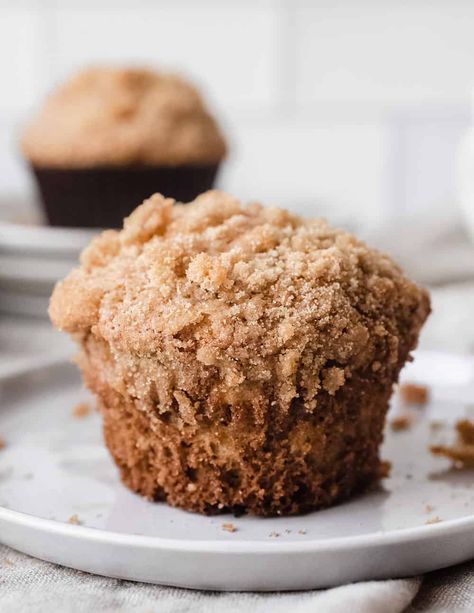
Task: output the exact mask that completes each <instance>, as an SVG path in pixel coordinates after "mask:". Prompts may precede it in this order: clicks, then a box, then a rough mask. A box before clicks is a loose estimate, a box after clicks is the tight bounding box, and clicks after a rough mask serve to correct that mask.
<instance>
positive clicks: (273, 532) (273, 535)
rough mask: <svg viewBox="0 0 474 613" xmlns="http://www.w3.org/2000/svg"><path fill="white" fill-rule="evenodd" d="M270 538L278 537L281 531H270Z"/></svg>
mask: <svg viewBox="0 0 474 613" xmlns="http://www.w3.org/2000/svg"><path fill="white" fill-rule="evenodd" d="M268 536H269V537H270V538H278V537H279V536H280V533H279V532H275V531H274V530H273V531H272V532H270V534H269V535H268Z"/></svg>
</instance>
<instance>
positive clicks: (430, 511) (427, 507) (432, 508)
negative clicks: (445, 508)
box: [425, 504, 434, 513]
mask: <svg viewBox="0 0 474 613" xmlns="http://www.w3.org/2000/svg"><path fill="white" fill-rule="evenodd" d="M425 511H426V513H432V512H433V511H434V507H433V506H432V505H430V504H427V505H426V506H425Z"/></svg>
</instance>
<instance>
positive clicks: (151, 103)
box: [21, 68, 226, 227]
mask: <svg viewBox="0 0 474 613" xmlns="http://www.w3.org/2000/svg"><path fill="white" fill-rule="evenodd" d="M21 147H22V151H23V154H24V156H25V157H26V159H27V160H28V161H29V163H30V165H31V168H32V171H33V173H34V176H35V177H36V181H37V185H38V187H39V192H40V196H41V201H42V203H43V207H44V210H45V213H46V216H47V219H48V221H49V223H50V224H51V225H54V226H82V227H119V226H120V225H121V224H122V220H123V218H124V217H125V216H126V215H128V214H130V212H131V211H132V210H133V209H134V208H135V207H136V206H137V203H138V202H141V201H142V200H143V199H144V198H146V197H148V196H149V195H150V194H151V193H153V192H155V191H161V192H162V193H164V194H166V195H167V196H170V197H173V198H175V199H177V200H180V201H182V202H187V201H189V200H192V199H193V198H195V197H196V196H197V195H198V194H200V193H202V192H203V191H206V190H208V189H210V188H211V187H212V186H213V183H214V180H215V178H216V174H217V171H218V167H219V163H220V162H221V160H222V159H223V158H224V156H225V153H226V145H225V142H224V139H223V137H222V135H221V132H220V130H219V127H218V125H217V123H216V122H215V120H214V119H213V118H212V117H211V115H210V114H209V112H208V111H207V109H206V107H205V106H204V103H203V101H202V99H201V97H200V95H199V93H198V92H197V91H196V89H195V88H194V87H193V86H191V85H190V84H189V83H187V82H186V81H184V80H182V79H181V78H179V77H178V76H175V75H171V74H163V73H158V72H153V71H151V70H144V69H119V68H94V69H88V70H85V71H83V72H80V73H79V74H76V75H75V76H73V77H72V78H71V79H70V80H68V81H67V82H66V83H64V84H63V85H62V86H61V87H59V88H58V89H57V90H56V91H55V92H53V93H52V94H51V95H50V96H49V98H48V99H47V100H46V102H45V104H44V106H43V108H42V109H41V110H40V112H39V114H38V115H37V116H36V117H35V118H34V119H33V121H32V122H31V123H30V125H28V126H27V127H26V129H25V131H24V133H23V135H22V139H21Z"/></svg>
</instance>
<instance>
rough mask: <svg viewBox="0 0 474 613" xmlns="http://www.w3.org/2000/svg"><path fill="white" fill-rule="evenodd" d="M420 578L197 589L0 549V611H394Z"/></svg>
mask: <svg viewBox="0 0 474 613" xmlns="http://www.w3.org/2000/svg"><path fill="white" fill-rule="evenodd" d="M420 581H421V580H420V579H418V578H413V579H398V580H391V581H368V582H365V583H356V584H353V585H345V586H342V587H337V588H333V589H329V590H314V591H307V592H284V593H268V594H267V593H238V592H201V591H197V590H185V589H177V588H172V587H161V586H157V585H148V584H144V583H133V582H132V581H122V580H120V579H109V578H106V577H99V576H95V575H90V574H88V573H83V572H81V571H77V570H72V569H70V568H61V567H60V566H56V565H54V564H49V563H47V562H43V561H41V560H37V559H35V558H31V557H29V556H26V555H23V554H21V553H18V552H16V551H14V550H13V549H10V548H8V547H5V546H1V547H0V611H2V613H23V612H25V613H26V612H28V613H54V612H55V611H61V613H83V612H88V611H97V612H100V613H108V612H109V611H110V612H111V611H114V612H116V611H117V612H120V613H178V612H179V613H187V612H188V611H189V612H193V613H238V612H241V611H252V612H253V613H288V612H290V611H291V612H292V613H310V612H311V613H312V612H316V611H317V612H318V613H333V612H334V613H336V612H339V611H344V610H346V609H348V608H349V607H350V610H351V613H398V612H401V611H403V610H404V609H406V607H407V606H408V605H409V604H410V602H411V601H412V600H413V598H414V597H415V595H416V593H417V591H418V589H419V586H420Z"/></svg>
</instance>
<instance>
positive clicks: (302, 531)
mask: <svg viewBox="0 0 474 613" xmlns="http://www.w3.org/2000/svg"><path fill="white" fill-rule="evenodd" d="M298 534H306V528H300V529H299V530H298Z"/></svg>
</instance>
